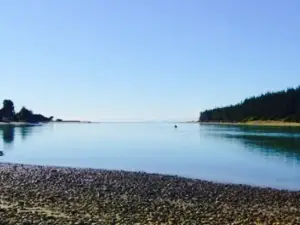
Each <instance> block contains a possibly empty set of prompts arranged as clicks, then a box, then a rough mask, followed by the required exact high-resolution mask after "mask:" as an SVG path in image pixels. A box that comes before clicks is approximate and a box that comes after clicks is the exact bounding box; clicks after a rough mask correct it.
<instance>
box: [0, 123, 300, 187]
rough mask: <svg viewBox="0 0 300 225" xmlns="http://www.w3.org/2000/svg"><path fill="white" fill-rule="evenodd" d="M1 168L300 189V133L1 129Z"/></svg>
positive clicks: (197, 128)
mask: <svg viewBox="0 0 300 225" xmlns="http://www.w3.org/2000/svg"><path fill="white" fill-rule="evenodd" d="M0 137H2V144H1V145H0V147H1V150H3V153H4V155H3V156H1V157H0V161H1V162H16V163H25V164H38V165H56V166H72V167H90V168H104V169H122V170H130V171H146V172H151V173H163V174H175V175H181V176H186V177H192V178H200V179H206V180H212V181H219V182H226V183H227V182H230V183H242V184H250V185H256V186H268V187H274V188H284V189H297V190H300V129H299V128H295V127H294V128H280V127H250V126H226V125H199V124H184V123H182V124H178V129H174V124H172V123H101V124H78V123H74V124H71V123H70V124H63V123H61V124H57V123H53V124H47V125H43V126H30V127H11V126H1V127H0Z"/></svg>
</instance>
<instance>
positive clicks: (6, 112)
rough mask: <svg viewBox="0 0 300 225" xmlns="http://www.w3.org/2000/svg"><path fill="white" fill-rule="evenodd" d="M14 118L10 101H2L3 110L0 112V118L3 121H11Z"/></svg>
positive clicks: (13, 109)
mask: <svg viewBox="0 0 300 225" xmlns="http://www.w3.org/2000/svg"><path fill="white" fill-rule="evenodd" d="M14 116H15V107H14V103H13V102H12V101H11V100H8V99H5V100H4V101H3V108H2V109H1V110H0V117H1V119H2V120H3V121H12V120H13V119H14Z"/></svg>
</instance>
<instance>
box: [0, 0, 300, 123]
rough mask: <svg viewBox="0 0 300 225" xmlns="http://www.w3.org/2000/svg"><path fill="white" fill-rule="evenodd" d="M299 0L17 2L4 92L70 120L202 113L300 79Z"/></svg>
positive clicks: (3, 62)
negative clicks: (204, 110)
mask: <svg viewBox="0 0 300 225" xmlns="http://www.w3.org/2000/svg"><path fill="white" fill-rule="evenodd" d="M299 12H300V1H299V0H288V1H286V0H281V1H279V0H128V1H123V0H118V1H117V0H105V1H104V0H88V1H83V0H47V1H46V0H32V1H30V0H24V1H18V0H11V1H1V5H0V29H1V34H0V42H1V44H0V76H1V81H0V85H1V86H0V97H1V98H2V99H4V98H10V99H12V100H13V101H14V102H15V105H16V109H17V110H19V109H20V107H21V106H22V105H25V106H28V107H29V108H30V109H33V110H34V111H35V112H40V113H43V114H45V115H48V116H50V115H53V116H55V117H62V118H66V119H89V120H98V121H103V120H105V121H107V120H144V119H150V120H153V119H156V120H163V119H167V120H173V119H180V120H192V119H197V117H198V114H199V111H201V110H203V109H206V108H212V107H215V106H224V105H227V104H231V103H237V102H240V101H241V100H243V99H244V98H245V97H248V96H252V95H258V94H260V93H262V92H266V91H268V90H271V91H273V90H280V89H284V88H287V87H295V86H297V85H299V84H300V25H299V24H300V13H299Z"/></svg>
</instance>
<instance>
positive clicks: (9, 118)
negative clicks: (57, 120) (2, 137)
mask: <svg viewBox="0 0 300 225" xmlns="http://www.w3.org/2000/svg"><path fill="white" fill-rule="evenodd" d="M52 119H53V117H52V116H51V117H45V116H43V115H41V114H34V113H33V112H32V111H31V110H29V109H27V108H25V107H22V108H21V110H20V111H19V112H17V113H16V112H15V107H14V103H13V101H12V100H9V99H5V100H4V101H3V107H2V109H0V121H1V122H29V123H38V122H50V121H52Z"/></svg>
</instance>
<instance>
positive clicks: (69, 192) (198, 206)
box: [0, 164, 300, 225]
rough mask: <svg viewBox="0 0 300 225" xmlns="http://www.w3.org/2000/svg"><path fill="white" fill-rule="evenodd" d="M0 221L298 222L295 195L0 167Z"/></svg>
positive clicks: (299, 202) (128, 175)
mask: <svg viewBox="0 0 300 225" xmlns="http://www.w3.org/2000/svg"><path fill="white" fill-rule="evenodd" d="M1 224H13V225H15V224H23V225H30V224H39V225H42V224H77V225H84V224H93V225H96V224H99V225H101V224H105V225H106V224H111V225H112V224H119V225H126V224H130V225H133V224H135V225H138V224H140V225H144V224H145V225H146V224H168V225H171V224H176V225H181V224H182V225H183V224H186V225H188V224H196V225H198V224H217V225H223V224H224V225H225V224H283V225H288V224H290V225H295V224H300V191H299V192H292V191H284V190H274V189H270V188H257V187H250V186H246V185H231V184H218V183H212V182H208V181H202V180H193V179H187V178H182V177H176V176H166V175H158V174H147V173H142V172H124V171H107V170H95V169H72V168H58V167H42V166H27V165H17V164H0V225H1Z"/></svg>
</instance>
